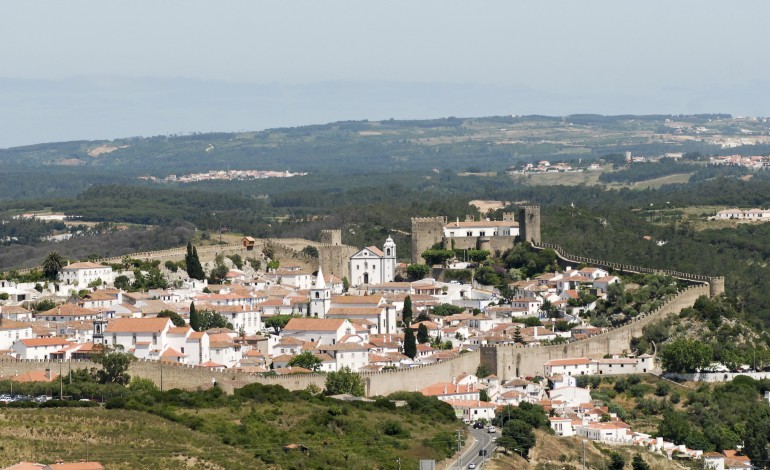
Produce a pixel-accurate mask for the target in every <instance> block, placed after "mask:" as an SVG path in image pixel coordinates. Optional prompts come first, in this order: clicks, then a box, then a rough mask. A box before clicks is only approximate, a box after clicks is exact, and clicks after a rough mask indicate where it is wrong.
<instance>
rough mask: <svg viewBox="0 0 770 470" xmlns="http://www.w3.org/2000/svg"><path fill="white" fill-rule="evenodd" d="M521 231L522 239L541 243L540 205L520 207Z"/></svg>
mask: <svg viewBox="0 0 770 470" xmlns="http://www.w3.org/2000/svg"><path fill="white" fill-rule="evenodd" d="M519 233H520V234H521V240H522V241H528V242H530V243H534V244H538V245H539V244H540V206H539V205H536V204H529V205H526V206H521V207H519Z"/></svg>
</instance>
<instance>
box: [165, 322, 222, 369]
mask: <svg viewBox="0 0 770 470" xmlns="http://www.w3.org/2000/svg"><path fill="white" fill-rule="evenodd" d="M166 338H167V340H168V343H167V347H166V349H165V350H164V351H163V353H162V355H161V357H163V359H164V360H170V359H169V358H170V357H176V362H183V363H185V364H193V365H200V364H204V363H206V362H209V361H210V360H211V356H210V345H209V335H208V334H207V333H206V332H205V331H195V330H193V329H192V328H190V327H189V326H180V327H176V326H172V327H171V328H169V329H168V332H167V336H166ZM174 352H176V353H178V354H177V355H175V356H174V355H173V353H174Z"/></svg>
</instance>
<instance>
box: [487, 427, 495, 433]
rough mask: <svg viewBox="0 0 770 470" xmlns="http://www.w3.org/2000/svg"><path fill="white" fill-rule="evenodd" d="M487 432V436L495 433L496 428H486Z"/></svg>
mask: <svg viewBox="0 0 770 470" xmlns="http://www.w3.org/2000/svg"><path fill="white" fill-rule="evenodd" d="M487 432H488V433H489V434H492V433H496V432H497V428H496V427H494V426H490V427H488V428H487Z"/></svg>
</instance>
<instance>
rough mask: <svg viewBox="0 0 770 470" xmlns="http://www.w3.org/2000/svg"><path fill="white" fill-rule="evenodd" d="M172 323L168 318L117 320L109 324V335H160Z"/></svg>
mask: <svg viewBox="0 0 770 470" xmlns="http://www.w3.org/2000/svg"><path fill="white" fill-rule="evenodd" d="M170 323H171V320H169V319H168V318H117V319H115V320H112V321H111V322H109V323H108V324H107V333H160V332H161V331H163V330H164V329H165V328H166V326H167V325H169V324H170Z"/></svg>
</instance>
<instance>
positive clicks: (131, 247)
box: [0, 221, 195, 270]
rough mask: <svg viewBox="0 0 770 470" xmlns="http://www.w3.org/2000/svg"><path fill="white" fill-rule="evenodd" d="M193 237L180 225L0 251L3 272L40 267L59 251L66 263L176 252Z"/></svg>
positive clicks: (191, 231) (192, 231)
mask: <svg viewBox="0 0 770 470" xmlns="http://www.w3.org/2000/svg"><path fill="white" fill-rule="evenodd" d="M194 235H195V229H194V227H193V226H192V225H190V224H187V223H184V222H181V221H177V222H176V223H172V224H169V225H168V226H163V227H157V228H153V229H143V228H129V229H127V230H114V231H111V232H107V233H103V234H101V235H93V236H88V237H79V238H72V239H70V240H65V241H62V242H58V243H45V244H40V245H34V246H30V245H12V246H6V247H2V248H0V269H1V270H7V269H11V268H31V267H35V266H40V264H41V263H42V261H43V259H45V257H46V255H48V253H49V252H50V251H57V252H59V253H60V254H61V255H62V256H63V257H65V258H67V259H75V260H79V259H88V258H91V259H96V258H109V257H113V256H122V255H126V254H130V253H136V252H140V251H153V250H163V249H167V248H176V247H179V246H182V245H184V244H185V243H187V242H188V241H189V240H192V239H193V237H194Z"/></svg>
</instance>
